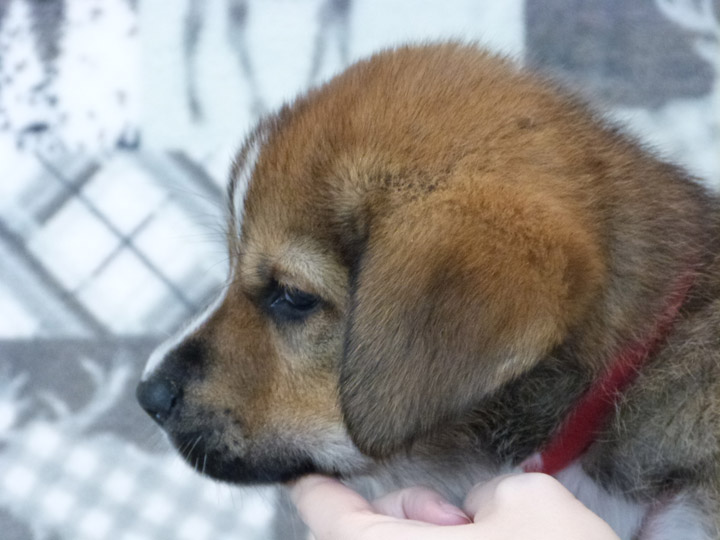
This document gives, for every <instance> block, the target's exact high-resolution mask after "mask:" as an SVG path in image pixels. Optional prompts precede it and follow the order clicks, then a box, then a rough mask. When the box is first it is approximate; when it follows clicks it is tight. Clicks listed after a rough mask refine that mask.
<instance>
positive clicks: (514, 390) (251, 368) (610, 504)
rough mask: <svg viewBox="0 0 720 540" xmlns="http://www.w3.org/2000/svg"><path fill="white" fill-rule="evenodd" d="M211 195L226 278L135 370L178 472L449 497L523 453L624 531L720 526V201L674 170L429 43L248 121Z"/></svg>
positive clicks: (540, 93) (534, 92)
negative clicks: (405, 487)
mask: <svg viewBox="0 0 720 540" xmlns="http://www.w3.org/2000/svg"><path fill="white" fill-rule="evenodd" d="M229 198H230V218H229V233H228V240H229V250H230V255H231V259H232V265H231V268H232V270H231V274H230V276H229V279H228V283H227V285H226V287H225V288H224V290H223V291H222V293H221V294H220V296H219V297H218V300H217V301H216V302H215V303H214V305H212V306H210V307H209V308H208V310H207V312H206V313H204V314H203V315H202V316H201V317H200V318H199V319H197V320H196V321H195V322H194V323H193V324H191V325H190V327H189V328H188V329H187V330H186V331H185V332H184V333H183V334H182V335H181V336H178V337H177V338H175V339H173V340H171V341H170V342H168V343H167V344H165V345H163V346H162V347H161V348H160V349H159V350H158V351H156V353H155V354H154V355H153V357H152V358H151V360H150V363H149V365H148V368H147V370H146V373H145V376H144V381H143V382H142V383H141V384H140V386H139V388H138V397H139V399H140V402H141V404H142V405H143V406H144V407H145V408H146V410H148V412H149V413H150V414H151V415H152V416H153V417H154V418H155V419H156V420H158V422H159V423H160V424H161V425H162V426H163V427H164V428H165V430H166V431H167V432H168V434H169V436H170V438H171V440H172V441H173V442H174V443H175V445H176V446H177V448H178V449H179V450H180V452H181V453H182V454H183V455H184V457H185V458H186V459H187V460H188V461H189V462H190V463H191V464H194V465H195V466H196V468H198V469H200V470H201V471H202V472H204V473H206V474H208V475H210V476H212V477H215V478H218V479H221V480H226V481H230V482H237V483H252V482H281V481H286V480H289V479H292V478H295V477H297V476H298V475H301V474H303V473H306V472H309V471H320V472H325V473H329V474H335V475H340V476H343V477H360V476H370V477H372V478H375V479H377V480H380V481H381V482H382V483H383V484H386V485H387V486H390V485H402V484H406V483H417V482H422V483H425V484H430V485H432V486H434V487H436V488H437V489H440V490H443V491H444V492H446V493H448V494H449V495H450V496H455V497H461V496H462V494H463V493H464V491H465V490H467V489H468V488H469V486H471V485H472V484H473V483H475V482H477V481H479V480H482V479H483V478H487V477H489V476H491V475H493V474H497V473H499V472H503V471H508V470H513V469H516V468H518V467H523V468H524V469H525V470H545V471H547V472H552V473H555V474H557V476H558V477H559V478H560V479H561V481H562V482H563V483H565V484H566V485H567V486H568V487H570V488H571V490H573V491H574V492H575V493H576V494H577V495H578V496H579V497H580V498H581V499H582V500H583V501H584V502H585V503H586V504H588V505H589V506H590V507H591V509H593V510H595V511H596V512H598V513H599V514H600V515H601V516H602V517H603V518H605V519H606V520H608V522H609V523H610V524H611V525H612V526H613V527H614V528H615V529H616V531H617V532H618V534H619V535H620V536H621V537H623V538H628V539H629V538H634V537H636V536H637V535H638V534H640V535H641V536H642V538H652V539H661V538H662V539H664V538H668V539H669V538H679V537H682V538H692V539H700V538H720V517H719V516H720V470H719V464H720V453H719V452H720V442H719V441H718V436H719V435H720V381H719V376H720V351H719V350H718V341H719V340H720V331H719V328H720V274H719V273H718V270H719V264H720V263H719V262H718V258H717V254H718V253H719V252H720V247H719V246H718V244H717V240H718V222H717V217H718V215H719V214H718V210H717V201H716V200H715V198H714V197H712V196H711V195H709V194H708V193H707V192H706V191H705V190H704V189H702V188H701V187H700V186H698V185H697V184H695V183H694V182H692V181H691V180H689V179H688V177H687V176H686V175H685V174H684V173H683V172H682V171H680V170H679V169H677V168H676V167H673V166H671V165H668V164H666V163H663V162H661V161H658V160H657V159H656V158H654V157H652V156H650V155H648V153H646V152H645V151H643V150H642V149H641V148H640V147H639V146H638V145H637V144H635V143H633V142H631V141H629V140H628V139H627V138H625V137H624V136H622V135H621V134H619V133H617V132H616V131H615V130H613V129H612V128H609V127H607V126H606V125H604V124H603V122H601V121H599V120H598V119H597V118H595V117H594V115H593V114H592V113H590V112H588V110H587V108H586V107H584V106H583V105H582V104H581V103H579V102H578V101H577V100H575V99H574V98H572V97H569V96H568V95H566V94H564V93H563V92H561V91H558V90H557V89H556V88H555V87H554V86H553V85H552V84H550V83H547V82H546V81H543V80H541V79H539V78H538V77H536V76H534V75H531V74H529V73H527V72H525V71H523V70H521V69H519V68H518V67H516V66H515V65H513V64H512V63H510V62H508V61H505V60H502V59H499V58H496V57H494V56H491V55H489V54H487V53H484V52H482V51H480V50H478V49H477V48H475V47H472V46H464V45H457V44H446V45H439V46H423V47H406V48H401V49H398V50H394V51H387V52H383V53H380V54H378V55H376V56H374V57H372V58H371V59H369V60H367V61H363V62H360V63H358V64H356V65H354V66H353V67H351V68H350V69H348V70H347V71H346V72H345V73H343V74H341V75H339V76H338V77H336V78H335V79H333V80H332V81H330V82H329V83H327V84H326V85H324V86H322V87H320V88H318V89H315V90H312V91H311V92H309V93H308V94H307V95H305V96H303V97H301V98H298V99H297V100H296V101H295V102H294V103H293V104H292V105H290V106H286V107H284V108H282V109H281V110H280V111H279V112H278V113H277V114H275V115H273V116H270V117H268V118H267V119H265V120H264V121H262V122H261V123H260V125H259V126H258V127H257V128H256V129H255V130H254V132H253V133H252V134H251V135H250V137H249V139H248V140H247V142H246V143H245V145H244V146H243V148H242V149H241V151H240V152H239V154H238V157H237V159H236V162H235V166H234V167H233V170H232V175H231V180H230V188H229ZM635 375H637V377H635ZM598 381H599V382H598ZM558 448H559V450H558ZM639 531H642V532H639Z"/></svg>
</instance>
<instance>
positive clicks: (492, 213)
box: [340, 186, 602, 457]
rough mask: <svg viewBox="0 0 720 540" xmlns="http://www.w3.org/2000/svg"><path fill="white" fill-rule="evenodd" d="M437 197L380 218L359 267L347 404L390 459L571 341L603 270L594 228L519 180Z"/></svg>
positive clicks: (374, 449) (351, 423)
mask: <svg viewBox="0 0 720 540" xmlns="http://www.w3.org/2000/svg"><path fill="white" fill-rule="evenodd" d="M472 191H474V192H475V193H474V194H473V196H471V197H468V196H466V195H465V196H463V197H459V196H456V195H453V194H452V193H447V192H445V193H443V192H439V191H438V192H433V193H432V194H430V195H428V196H426V197H425V198H424V199H421V200H416V201H414V202H410V203H407V204H406V205H404V206H402V207H401V208H399V209H396V210H394V211H392V212H390V213H389V214H387V215H386V216H384V217H381V218H376V219H375V220H374V221H373V222H371V223H370V226H369V236H368V239H367V244H366V250H365V252H364V254H363V255H362V256H361V258H360V261H359V262H358V264H357V267H356V268H355V270H354V274H353V277H352V280H351V281H352V283H351V289H352V290H351V304H350V317H349V323H348V328H347V334H346V342H345V351H344V356H343V359H342V362H341V365H340V402H341V407H342V409H343V413H344V415H345V419H346V423H347V426H348V430H349V433H350V435H351V437H352V438H353V440H354V442H355V443H356V444H357V446H358V447H359V448H360V449H361V450H362V451H363V452H365V453H367V454H368V455H371V456H375V457H382V456H386V455H388V454H391V453H392V452H394V451H396V450H397V449H398V448H400V447H401V446H403V445H406V444H408V443H410V442H412V441H413V440H414V439H416V438H418V437H422V436H423V435H425V434H428V433H429V432H431V431H432V430H434V429H435V428H436V427H437V426H438V425H439V424H441V423H443V422H452V421H453V419H454V418H456V417H457V416H458V415H460V414H462V413H464V412H466V411H467V410H468V409H469V408H470V407H472V406H473V404H476V403H477V402H478V401H480V400H481V399H482V398H483V397H485V396H487V395H488V394H490V393H491V392H493V391H495V390H497V389H498V388H499V387H500V386H501V385H503V384H504V383H506V382H508V381H510V380H511V379H512V378H514V377H516V376H517V375H519V374H521V373H523V372H525V371H527V370H529V369H530V368H532V367H533V366H534V365H535V364H536V363H537V362H538V361H539V360H540V359H541V358H542V357H543V356H544V355H546V354H547V353H548V352H549V351H550V349H551V348H552V347H554V346H556V345H557V344H558V343H560V342H561V341H562V340H563V339H564V338H565V337H566V335H567V332H568V328H569V327H570V325H571V324H573V322H575V321H576V320H577V319H579V318H580V317H581V316H582V314H583V313H584V312H585V310H586V306H587V305H588V303H589V302H590V299H591V297H592V296H593V294H594V291H596V290H597V287H598V286H599V283H600V281H601V278H602V264H601V259H600V257H599V255H598V253H597V251H596V249H595V247H594V243H593V242H592V241H591V239H590V237H589V235H588V234H587V233H586V232H584V230H583V228H582V227H579V226H578V223H577V222H576V221H574V220H573V219H571V218H570V216H568V215H567V214H566V213H564V212H563V211H561V209H560V208H558V207H557V206H556V205H555V204H554V203H550V202H549V201H544V200H542V198H540V197H538V196H537V195H530V194H527V193H522V192H520V191H519V190H518V189H516V188H510V187H507V186H504V187H503V186H489V187H485V188H478V187H475V188H473V190H472Z"/></svg>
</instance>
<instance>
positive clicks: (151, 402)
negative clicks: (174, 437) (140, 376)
mask: <svg viewBox="0 0 720 540" xmlns="http://www.w3.org/2000/svg"><path fill="white" fill-rule="evenodd" d="M135 394H136V396H137V400H138V402H139V403H140V406H141V407H142V408H143V409H145V411H147V413H148V414H149V415H150V416H151V417H152V418H153V420H155V421H156V422H157V423H158V424H160V425H163V424H164V423H165V421H166V420H167V419H168V417H169V416H170V413H171V412H172V410H173V407H174V406H175V404H176V403H177V400H178V397H179V396H180V393H179V391H178V389H177V387H176V386H175V384H173V383H172V381H169V380H167V379H165V378H157V379H155V378H150V379H148V380H146V381H142V382H141V383H140V384H138V387H137V390H136V392H135Z"/></svg>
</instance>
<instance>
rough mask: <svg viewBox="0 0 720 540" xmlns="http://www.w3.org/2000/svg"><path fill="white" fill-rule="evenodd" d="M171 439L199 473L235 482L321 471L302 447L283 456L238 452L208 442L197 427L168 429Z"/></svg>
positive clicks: (284, 479) (290, 477)
mask: <svg viewBox="0 0 720 540" xmlns="http://www.w3.org/2000/svg"><path fill="white" fill-rule="evenodd" d="M168 435H169V438H170V441H171V442H172V444H173V445H174V446H175V448H176V449H177V451H178V453H180V455H181V456H182V457H183V459H185V461H186V462H187V463H188V464H189V465H190V466H191V467H192V468H193V469H195V471H197V472H198V473H200V474H203V475H206V476H209V477H210V478H213V479H215V480H219V481H221V482H227V483H232V484H244V485H247V484H271V483H277V482H281V483H284V482H289V481H292V480H295V479H296V478H299V477H300V476H303V475H305V474H309V473H314V472H323V473H325V474H333V473H332V472H331V471H321V470H320V468H319V467H317V465H316V464H315V463H314V461H313V460H312V458H311V457H310V456H308V455H306V454H304V453H303V452H302V451H300V450H297V449H296V450H294V451H293V452H292V453H287V452H284V453H283V455H282V456H279V455H277V456H276V455H273V454H272V453H270V452H267V453H258V452H255V453H253V454H259V455H252V454H249V455H244V456H238V455H236V454H235V453H233V452H232V451H231V450H230V449H228V448H220V447H217V446H214V445H212V444H208V442H207V441H208V438H209V437H208V434H207V433H204V432H201V431H195V432H186V433H171V432H168Z"/></svg>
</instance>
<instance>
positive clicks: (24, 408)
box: [0, 0, 720, 540]
mask: <svg viewBox="0 0 720 540" xmlns="http://www.w3.org/2000/svg"><path fill="white" fill-rule="evenodd" d="M718 14H720V2H718V1H717V0H715V1H712V0H635V1H633V2H624V1H622V0H601V1H597V0H525V1H523V0H437V1H431V0H424V1H422V2H418V1H416V0H178V1H173V2H168V1H164V0H0V537H1V538H3V539H5V540H29V539H33V540H40V539H42V540H51V539H52V540H91V539H107V538H113V539H119V540H141V539H148V540H149V539H154V540H158V539H183V538H192V539H194V540H202V539H204V538H208V539H210V538H212V539H228V540H230V539H253V538H270V537H273V536H275V537H279V538H292V537H293V536H296V537H301V536H302V534H303V533H302V530H301V529H300V528H298V527H297V523H296V522H295V521H293V520H291V519H290V520H288V519H285V518H283V517H281V514H282V513H278V512H276V507H278V506H282V504H283V501H282V500H281V499H278V497H277V495H276V493H275V491H274V490H273V489H272V488H262V489H240V488H234V487H229V486H226V485H220V484H215V483H212V482H211V481H209V480H206V479H203V478H201V477H199V476H197V475H196V474H195V473H194V472H192V470H191V468H190V467H187V466H186V465H185V464H184V463H181V462H180V460H179V459H178V458H177V457H176V455H175V454H174V453H173V452H171V451H170V450H169V447H168V444H167V442H166V441H165V439H164V437H163V436H162V434H161V433H160V430H159V429H158V428H156V426H154V425H153V424H152V422H151V421H150V420H149V418H147V417H146V416H145V415H144V413H142V411H140V409H139V407H138V406H137V405H136V404H135V400H134V387H135V384H136V382H137V380H138V378H139V376H140V373H141V371H142V368H143V365H144V363H145V360H146V358H147V356H148V354H149V352H150V351H151V350H152V348H153V347H154V346H155V345H156V344H157V343H158V342H159V341H161V340H162V339H163V337H164V336H166V335H168V334H169V333H171V332H172V331H173V330H174V329H176V328H177V327H178V326H179V325H181V324H182V322H183V321H184V320H186V319H187V318H188V317H189V316H190V315H191V314H192V313H194V312H195V311H197V310H199V309H200V308H202V307H203V306H204V305H205V303H206V302H207V301H208V300H209V299H210V298H211V297H212V296H213V294H214V292H215V290H216V289H217V287H218V285H219V284H220V283H221V282H222V280H223V278H224V275H225V272H226V270H227V268H226V255H225V251H224V249H225V248H224V244H223V233H222V225H223V215H222V213H223V208H224V206H223V195H224V184H225V179H226V176H227V172H228V170H229V164H230V160H231V158H232V155H233V152H234V150H235V149H236V148H237V147H238V146H239V143H240V141H241V140H242V138H243V135H244V134H245V133H247V131H248V129H249V127H250V126H251V125H252V123H253V122H254V121H255V120H256V119H257V118H258V117H259V116H261V115H262V114H263V113H265V112H267V111H271V110H273V109H274V108H276V107H277V106H278V105H280V104H281V103H283V102H284V101H287V100H289V99H292V96H294V95H295V94H296V93H297V92H299V91H302V90H303V89H305V88H307V87H309V86H310V85H313V84H317V83H319V82H321V81H323V80H325V79H326V78H327V77H329V76H331V75H332V74H333V73H336V72H337V71H339V70H340V69H342V67H343V66H345V65H346V64H348V63H349V62H352V61H353V60H354V59H357V58H360V57H362V56H365V55H367V54H370V53H371V52H373V51H376V50H378V49H379V48H381V47H386V46H389V45H393V44H397V43H402V42H407V41H420V40H429V39H433V40H435V39H446V38H462V39H473V40H480V41H482V42H483V43H485V44H486V45H487V46H488V47H490V48H492V49H494V50H497V51H500V52H502V53H504V54H509V55H512V56H514V57H516V58H518V59H521V60H523V61H524V62H526V63H528V64H530V65H534V66H537V67H540V68H541V69H544V70H546V71H550V72H552V73H553V74H555V75H556V76H557V77H559V78H561V79H562V80H565V81H566V82H567V83H568V84H569V85H572V86H574V87H576V88H579V89H581V91H582V92H584V93H586V94H587V95H588V96H589V97H592V99H594V100H595V101H596V102H598V103H601V104H602V105H603V106H604V107H606V109H607V110H608V113H609V115H610V116H611V117H612V118H614V119H615V120H616V121H618V122H622V123H624V124H625V125H626V126H627V129H628V130H629V131H631V132H633V133H635V134H637V136H639V137H641V138H642V139H643V140H645V141H647V142H648V144H650V145H652V146H653V147H655V148H656V149H657V150H658V151H659V152H660V153H662V154H664V155H665V156H667V157H669V158H670V159H673V160H675V161H678V162H680V163H681V164H683V165H684V166H686V167H687V168H688V169H689V170H690V171H692V172H693V173H694V174H695V175H697V176H698V177H699V178H701V179H703V180H704V181H706V182H708V183H709V184H710V185H712V186H717V185H718V184H719V183H720V126H719V119H720V88H719V83H718V80H719V77H718V72H719V69H720V64H719V62H720V48H719V38H720V25H719V24H718ZM648 181H649V182H651V181H652V179H648Z"/></svg>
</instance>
